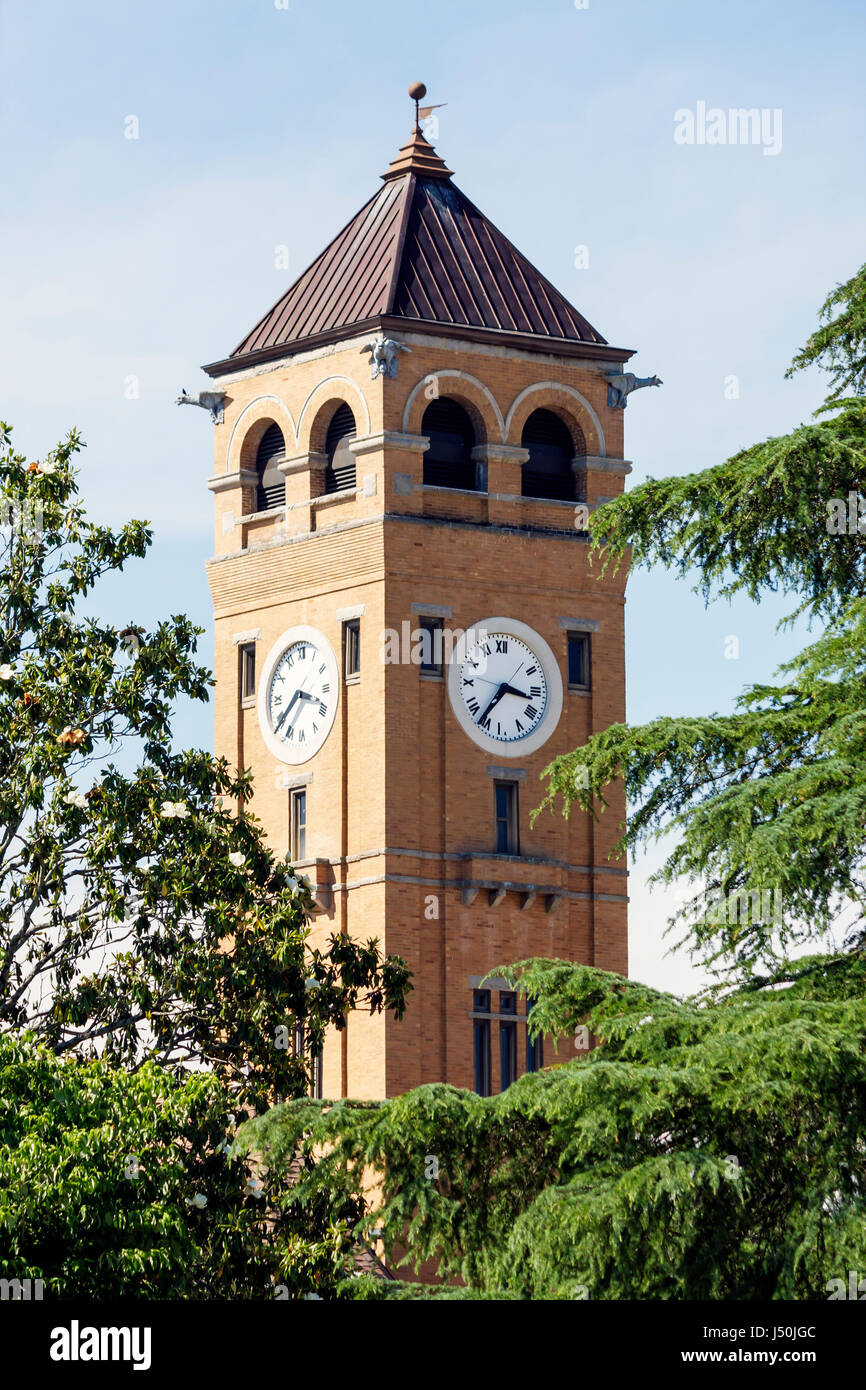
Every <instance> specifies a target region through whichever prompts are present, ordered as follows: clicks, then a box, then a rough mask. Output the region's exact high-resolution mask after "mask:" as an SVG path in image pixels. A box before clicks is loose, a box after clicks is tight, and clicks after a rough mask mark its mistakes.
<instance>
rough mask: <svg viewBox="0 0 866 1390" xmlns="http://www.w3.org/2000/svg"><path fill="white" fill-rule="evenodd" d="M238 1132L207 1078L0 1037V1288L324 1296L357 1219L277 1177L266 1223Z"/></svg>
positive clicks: (349, 1252) (345, 1257)
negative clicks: (297, 1194) (304, 1199)
mask: <svg viewBox="0 0 866 1390" xmlns="http://www.w3.org/2000/svg"><path fill="white" fill-rule="evenodd" d="M234 1131H235V1107H234V1104H233V1102H232V1098H231V1096H230V1095H229V1093H228V1092H227V1090H226V1088H225V1087H224V1086H223V1085H222V1084H221V1083H220V1082H219V1080H218V1079H217V1077H215V1076H214V1075H213V1074H212V1073H207V1072H198V1073H196V1074H191V1075H189V1076H187V1077H185V1078H182V1079H179V1078H177V1077H175V1076H173V1075H172V1074H171V1072H170V1071H168V1070H167V1069H166V1068H165V1067H162V1066H158V1065H157V1064H156V1063H155V1062H146V1063H145V1064H144V1065H142V1066H141V1067H139V1068H138V1069H137V1070H134V1071H128V1070H125V1069H124V1068H122V1067H117V1066H114V1065H112V1064H110V1063H109V1062H107V1061H106V1060H105V1059H96V1060H93V1061H87V1062H85V1061H81V1060H79V1059H78V1058H76V1057H73V1056H71V1055H69V1054H67V1055H66V1056H64V1057H58V1056H56V1055H55V1054H54V1053H53V1052H51V1051H50V1050H49V1049H48V1048H46V1047H36V1046H34V1045H33V1044H32V1042H31V1041H30V1040H28V1039H13V1038H11V1037H8V1036H6V1037H0V1278H2V1279H8V1280H14V1279H19V1280H25V1279H30V1280H31V1281H32V1280H36V1279H41V1280H42V1281H43V1284H44V1289H43V1295H44V1297H45V1298H46V1299H49V1298H51V1299H56V1298H61V1299H63V1298H94V1299H108V1298H123V1299H130V1298H133V1299H166V1298H175V1299H176V1298H183V1299H203V1298H218V1299H230V1298H245V1299H249V1298H255V1299H268V1298H271V1299H272V1298H283V1297H298V1296H303V1295H305V1294H307V1293H310V1292H312V1291H315V1290H317V1289H322V1290H323V1291H326V1290H327V1289H328V1287H329V1286H331V1285H333V1283H334V1282H335V1281H336V1280H339V1279H341V1278H343V1277H345V1276H346V1275H347V1274H348V1272H349V1271H350V1270H351V1269H352V1266H353V1253H354V1242H353V1239H352V1229H353V1227H354V1224H355V1219H356V1218H357V1216H358V1208H357V1206H356V1205H353V1204H352V1203H351V1202H349V1203H345V1204H343V1206H342V1207H341V1205H340V1204H339V1203H338V1202H334V1201H332V1200H330V1199H326V1200H325V1201H320V1202H319V1203H318V1204H316V1205H315V1206H314V1207H312V1208H309V1207H307V1208H304V1209H302V1208H301V1207H300V1206H299V1205H298V1204H297V1203H294V1204H293V1203H292V1201H291V1195H290V1194H291V1178H290V1177H284V1178H283V1179H282V1188H283V1193H282V1196H283V1206H282V1210H281V1212H280V1213H279V1215H278V1216H276V1217H275V1212H274V1207H273V1202H272V1199H271V1196H270V1194H269V1193H268V1192H267V1191H266V1189H265V1184H264V1183H263V1182H262V1180H261V1178H260V1177H258V1176H257V1175H256V1172H255V1169H254V1168H250V1167H249V1166H247V1165H245V1164H244V1163H243V1162H242V1161H241V1160H240V1159H238V1158H235V1157H232V1155H231V1154H230V1152H229V1148H230V1144H231V1140H232V1138H233V1136H234ZM13 1287H14V1286H13Z"/></svg>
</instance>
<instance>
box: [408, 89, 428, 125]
mask: <svg viewBox="0 0 866 1390" xmlns="http://www.w3.org/2000/svg"><path fill="white" fill-rule="evenodd" d="M409 95H410V97H411V98H412V100H413V101H414V103H415V129H416V130H420V129H421V101H422V98H424V97H426V95H427V88H426V87H425V86H424V83H423V82H412V83H410V85H409Z"/></svg>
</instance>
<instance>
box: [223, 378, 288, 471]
mask: <svg viewBox="0 0 866 1390" xmlns="http://www.w3.org/2000/svg"><path fill="white" fill-rule="evenodd" d="M274 421H276V423H277V424H278V425H279V426H280V429H281V430H282V431H283V438H284V439H285V441H286V448H287V449H288V450H289V451H291V450H292V449H294V448H295V446H296V444H297V433H296V430H295V422H294V420H293V419H292V412H291V411H290V410H289V408H288V406H287V405H285V404H284V403H283V402H282V401H281V400H280V398H279V396H256V399H255V400H254V401H250V403H249V405H246V406H244V408H243V410H242V411H241V413H240V415H239V416H238V418H237V419H236V420H235V423H234V425H233V427H232V432H231V434H230V436H229V442H228V445H227V447H226V473H236V472H237V471H238V469H240V468H253V467H254V466H255V457H256V449H257V448H258V446H259V440H260V439H261V437H262V435H263V434H264V432H265V430H266V429H267V427H268V425H270V424H272V423H273V422H274Z"/></svg>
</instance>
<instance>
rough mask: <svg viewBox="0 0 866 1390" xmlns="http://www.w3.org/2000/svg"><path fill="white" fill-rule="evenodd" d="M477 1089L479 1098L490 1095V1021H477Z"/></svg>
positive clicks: (477, 1019)
mask: <svg viewBox="0 0 866 1390" xmlns="http://www.w3.org/2000/svg"><path fill="white" fill-rule="evenodd" d="M475 1089H476V1091H477V1092H478V1094H479V1096H489V1095H490V1019H489V1018H476V1020H475Z"/></svg>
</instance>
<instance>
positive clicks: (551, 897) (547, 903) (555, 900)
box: [544, 893, 562, 914]
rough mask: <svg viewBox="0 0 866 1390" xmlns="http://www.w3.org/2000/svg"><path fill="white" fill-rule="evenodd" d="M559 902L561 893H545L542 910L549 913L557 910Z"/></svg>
mask: <svg viewBox="0 0 866 1390" xmlns="http://www.w3.org/2000/svg"><path fill="white" fill-rule="evenodd" d="M561 902H562V894H561V893H545V895H544V910H545V912H549V913H551V914H552V913H554V912H557V911H558V910H559V906H560V903H561Z"/></svg>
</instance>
